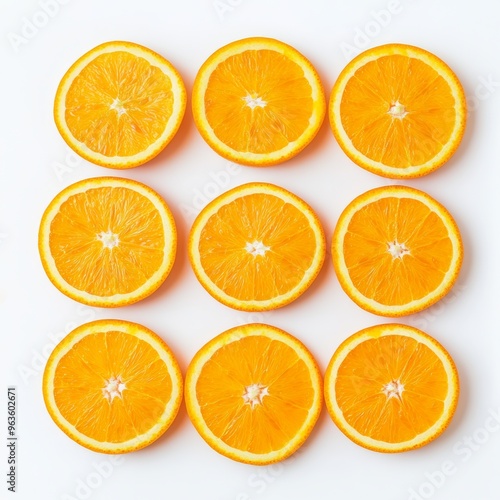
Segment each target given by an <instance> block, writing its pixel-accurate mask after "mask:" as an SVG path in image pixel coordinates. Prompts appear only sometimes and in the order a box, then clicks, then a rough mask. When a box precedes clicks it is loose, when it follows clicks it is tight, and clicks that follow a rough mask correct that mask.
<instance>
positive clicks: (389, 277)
mask: <svg viewBox="0 0 500 500" xmlns="http://www.w3.org/2000/svg"><path fill="white" fill-rule="evenodd" d="M462 256H463V247H462V240H461V237H460V232H459V230H458V227H457V225H456V223H455V221H454V220H453V217H452V216H451V214H450V213H449V212H448V211H447V210H446V208H445V207H443V205H441V204H440V203H438V202H437V201H436V200H435V199H434V198H432V197H431V196H429V195H428V194H426V193H424V192H422V191H419V190H417V189H413V188H410V187H405V186H384V187H381V188H376V189H372V190H370V191H367V192H366V193H364V194H362V195H360V196H358V197H357V198H356V199H354V200H353V201H352V202H351V203H350V204H349V205H348V206H347V207H346V208H345V209H344V211H343V212H342V214H341V215H340V217H339V220H338V222H337V226H336V228H335V231H334V234H333V240H332V257H333V264H334V267H335V271H336V273H337V276H338V278H339V281H340V284H341V286H342V288H343V289H344V291H345V292H346V293H347V295H349V297H350V298H351V299H352V300H353V301H354V302H356V303H357V304H358V305H359V306H360V307H362V308H363V309H366V310H367V311H370V312H372V313H374V314H379V315H382V316H402V315H405V314H410V313H415V312H418V311H421V310H422V309H425V308H426V307H429V306H430V305H432V304H434V303H435V302H437V301H438V300H439V299H440V298H442V297H443V296H444V295H446V293H448V291H449V290H450V288H451V287H452V285H453V283H454V282H455V281H456V279H457V277H458V273H459V270H460V267H461V264H462Z"/></svg>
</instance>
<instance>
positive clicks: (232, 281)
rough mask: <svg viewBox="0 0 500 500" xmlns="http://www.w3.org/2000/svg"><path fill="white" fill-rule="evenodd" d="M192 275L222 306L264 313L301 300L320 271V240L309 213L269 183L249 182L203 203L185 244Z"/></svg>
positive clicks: (322, 252)
mask: <svg viewBox="0 0 500 500" xmlns="http://www.w3.org/2000/svg"><path fill="white" fill-rule="evenodd" d="M189 255H190V259H191V264H192V266H193V269H194V272H195V274H196V276H197V278H198V279H199V281H200V283H201V284H202V285H203V286H204V287H205V289H206V290H207V291H208V292H209V293H210V294H212V295H213V296H214V297H215V298H216V299H217V300H219V301H221V302H222V303H224V304H226V305H228V306H230V307H234V308H236V309H243V310H267V309H274V308H276V307H280V306H282V305H285V304H287V303H289V302H291V301H292V300H294V299H295V298H297V297H298V296H299V295H301V294H302V293H303V292H304V291H305V290H306V289H307V288H308V287H309V286H310V284H311V283H312V281H313V280H314V278H315V277H316V275H317V274H318V272H319V270H320V269H321V266H322V263H323V260H324V255H325V241H324V235H323V231H322V228H321V225H320V222H319V220H318V218H317V216H316V215H315V213H314V212H313V210H312V209H311V208H310V207H309V206H308V205H306V203H305V202H304V201H302V200H301V199H300V198H298V197H297V196H295V195H293V194H292V193H290V192H288V191H286V190H284V189H283V188H280V187H278V186H274V185H272V184H263V183H250V184H245V185H243V186H239V187H237V188H235V189H232V190H230V191H228V192H226V193H224V194H223V195H221V196H219V197H218V198H216V199H215V200H213V201H212V202H211V203H209V204H208V205H207V206H206V207H205V208H204V209H203V210H202V211H201V213H200V214H199V216H198V217H197V218H196V220H195V222H194V223H193V227H192V229H191V235H190V239H189Z"/></svg>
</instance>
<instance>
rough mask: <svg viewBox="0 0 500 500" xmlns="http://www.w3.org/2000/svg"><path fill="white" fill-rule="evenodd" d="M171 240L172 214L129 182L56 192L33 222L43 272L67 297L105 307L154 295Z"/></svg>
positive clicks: (169, 260) (89, 182) (94, 182)
mask: <svg viewBox="0 0 500 500" xmlns="http://www.w3.org/2000/svg"><path fill="white" fill-rule="evenodd" d="M176 245H177V236H176V229H175V223H174V220H173V217H172V214H171V212H170V210H169V208H168V206H167V205H166V203H165V202H164V200H163V199H162V198H161V197H160V196H159V195H158V194H157V193H156V192H154V191H153V190H152V189H150V188H149V187H147V186H145V185H144V184H141V183H139V182H136V181H132V180H127V179H120V178H114V177H98V178H93V179H86V180H83V181H80V182H77V183H75V184H73V185H71V186H69V187H67V188H66V189H64V190H63V191H61V192H60V193H59V194H58V195H57V196H56V197H55V198H54V199H53V200H52V202H51V203H50V204H49V206H48V207H47V209H46V211H45V213H44V215H43V217H42V221H41V223H40V233H39V249H40V256H41V260H42V264H43V266H44V269H45V271H46V273H47V275H48V276H49V278H50V279H51V281H52V282H53V283H54V285H55V286H56V287H57V288H59V289H60V290H61V291H62V292H63V293H65V294H66V295H68V296H69V297H71V298H73V299H75V300H78V301H80V302H83V303H85V304H89V305H98V306H103V307H113V306H119V305H124V304H130V303H132V302H136V301H137V300H140V299H142V298H144V297H146V296H148V295H150V294H151V293H152V292H153V291H154V290H156V289H157V288H158V287H159V286H160V285H161V283H162V282H163V281H164V280H165V278H166V277H167V275H168V274H169V272H170V269H171V267H172V265H173V262H174V259H175V252H176Z"/></svg>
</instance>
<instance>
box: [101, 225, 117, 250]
mask: <svg viewBox="0 0 500 500" xmlns="http://www.w3.org/2000/svg"><path fill="white" fill-rule="evenodd" d="M97 239H98V240H99V241H100V242H101V243H102V245H103V246H104V247H106V248H110V249H111V248H114V247H117V246H118V243H120V240H119V238H118V235H117V234H115V233H113V232H112V231H111V229H108V230H107V231H101V232H100V233H99V234H98V235H97Z"/></svg>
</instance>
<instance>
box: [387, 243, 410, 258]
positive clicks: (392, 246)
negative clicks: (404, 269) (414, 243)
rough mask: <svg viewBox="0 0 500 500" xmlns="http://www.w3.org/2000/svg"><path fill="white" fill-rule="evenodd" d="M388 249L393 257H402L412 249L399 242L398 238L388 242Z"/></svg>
mask: <svg viewBox="0 0 500 500" xmlns="http://www.w3.org/2000/svg"><path fill="white" fill-rule="evenodd" d="M387 251H388V252H389V253H390V254H391V255H392V258H393V259H402V258H403V256H404V255H407V254H409V253H410V249H409V248H408V247H407V246H406V245H405V244H404V243H398V242H397V241H396V240H394V241H391V242H389V243H387Z"/></svg>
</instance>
